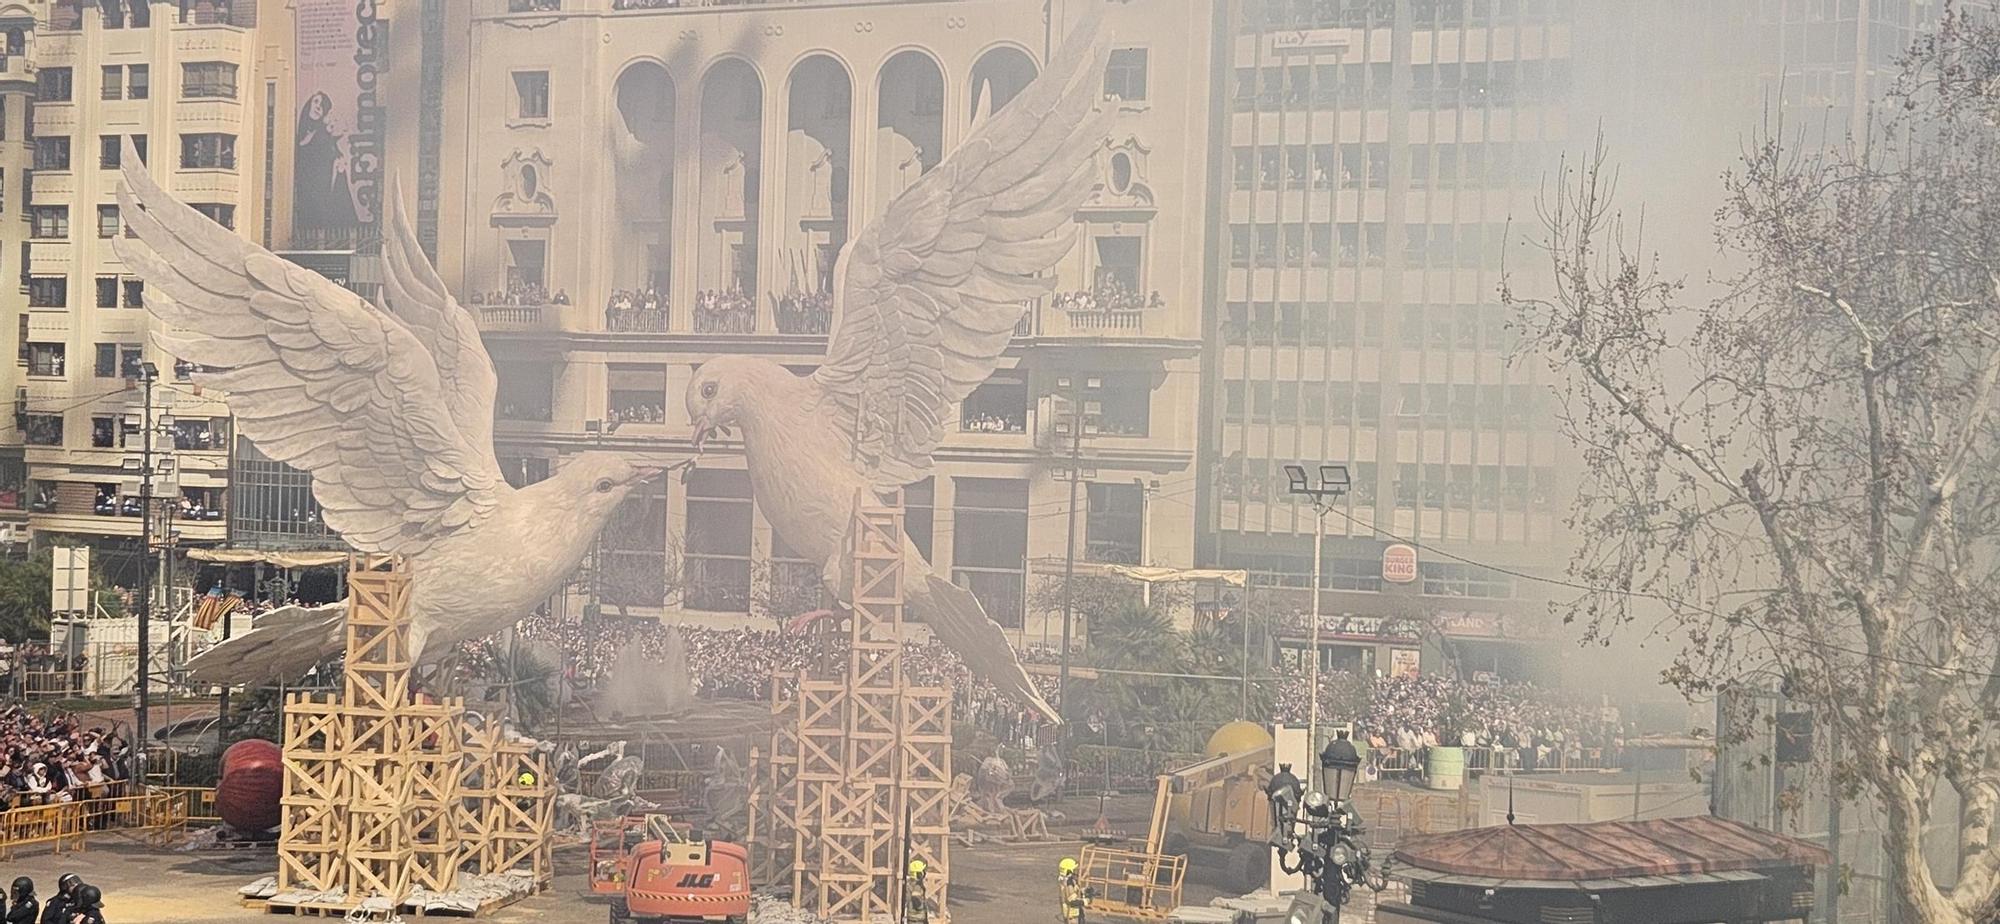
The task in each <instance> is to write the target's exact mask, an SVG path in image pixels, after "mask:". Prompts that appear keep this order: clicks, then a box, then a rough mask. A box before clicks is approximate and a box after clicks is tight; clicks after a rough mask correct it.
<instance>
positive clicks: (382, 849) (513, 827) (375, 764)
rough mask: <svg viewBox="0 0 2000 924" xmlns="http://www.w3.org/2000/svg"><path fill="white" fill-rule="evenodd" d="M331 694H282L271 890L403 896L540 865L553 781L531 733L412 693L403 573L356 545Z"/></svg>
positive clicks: (543, 874)
mask: <svg viewBox="0 0 2000 924" xmlns="http://www.w3.org/2000/svg"><path fill="white" fill-rule="evenodd" d="M347 586H348V608H347V618H346V659H345V661H344V663H343V666H342V671H341V674H342V676H341V694H340V695H339V696H337V697H335V696H326V697H319V696H312V695H307V694H292V695H289V696H287V697H286V698H285V714H284V739H285V740H284V750H283V759H284V790H283V796H282V800H281V801H282V806H283V814H282V820H281V827H280V829H279V835H278V877H277V880H278V890H279V891H280V892H281V893H282V892H290V891H310V892H318V893H341V894H344V895H345V897H346V900H347V901H350V902H358V901H360V900H361V899H364V898H367V897H369V896H371V895H375V896H381V897H384V898H388V899H390V900H391V901H393V902H395V903H397V904H400V903H401V902H402V901H403V900H404V899H405V898H407V897H408V896H409V895H410V893H411V891H412V890H413V889H415V888H423V889H427V890H430V891H434V892H448V891H450V890H452V889H453V888H455V887H456V885H457V880H458V874H459V872H460V871H461V870H471V871H473V872H479V873H490V872H504V871H509V870H515V869H525V870H528V871H531V872H532V874H533V876H534V880H535V882H536V883H538V884H542V885H544V886H545V885H546V884H547V882H548V881H549V879H550V877H551V870H550V864H549V849H550V848H549V830H550V822H551V817H552V815H553V812H554V804H555V801H554V800H555V795H554V791H553V786H552V783H551V782H550V781H549V780H548V775H547V772H546V767H545V766H544V762H543V760H542V757H541V755H540V754H539V753H538V752H537V751H536V750H535V748H534V745H533V744H532V743H531V742H521V741H504V740H501V737H500V734H499V731H498V729H497V728H492V727H489V728H487V729H483V730H481V731H480V732H478V733H475V734H474V735H472V736H471V738H472V741H473V744H472V745H471V746H468V745H467V743H466V741H467V737H468V736H467V734H466V731H465V722H464V717H465V705H464V703H463V702H462V701H460V700H456V699H451V700H446V701H444V702H442V703H436V704H425V703H417V702H414V701H413V700H412V697H411V695H410V672H411V670H412V668H413V664H412V658H411V653H410V644H409V635H410V625H409V609H408V603H409V575H408V573H407V572H405V571H403V570H402V569H401V568H399V567H398V566H397V565H396V563H395V561H394V560H392V559H388V558H356V559H354V560H352V561H351V562H350V565H349V573H348V578H347Z"/></svg>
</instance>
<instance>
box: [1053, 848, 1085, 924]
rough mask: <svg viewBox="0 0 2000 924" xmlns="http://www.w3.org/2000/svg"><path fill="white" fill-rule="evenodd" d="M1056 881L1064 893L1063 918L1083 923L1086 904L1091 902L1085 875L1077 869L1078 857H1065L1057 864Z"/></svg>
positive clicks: (1072, 923)
mask: <svg viewBox="0 0 2000 924" xmlns="http://www.w3.org/2000/svg"><path fill="white" fill-rule="evenodd" d="M1056 883H1057V886H1058V888H1059V890H1060V892H1061V894H1062V919H1063V921H1064V922H1066V924H1083V909H1084V906H1086V905H1088V904H1089V903H1090V891H1089V890H1088V889H1085V888H1084V886H1083V876H1082V874H1080V873H1079V872H1078V871H1077V868H1076V858H1075V857H1064V858H1062V862H1061V863H1057V864H1056Z"/></svg>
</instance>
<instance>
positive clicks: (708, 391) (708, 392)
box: [701, 382, 715, 398]
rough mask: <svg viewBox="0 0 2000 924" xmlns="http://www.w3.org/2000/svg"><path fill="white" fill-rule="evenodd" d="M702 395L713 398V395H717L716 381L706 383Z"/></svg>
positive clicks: (702, 388)
mask: <svg viewBox="0 0 2000 924" xmlns="http://www.w3.org/2000/svg"><path fill="white" fill-rule="evenodd" d="M701 396H702V397H703V398H713V397H715V383H714V382H710V383H708V384H706V385H703V386H702V387H701Z"/></svg>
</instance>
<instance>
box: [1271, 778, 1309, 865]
mask: <svg viewBox="0 0 2000 924" xmlns="http://www.w3.org/2000/svg"><path fill="white" fill-rule="evenodd" d="M1304 791H1305V784H1303V783H1301V782H1299V778H1298V777H1297V776H1295V775H1294V774H1293V773H1292V765H1291V764H1279V765H1278V772H1276V773H1273V774H1271V782H1269V783H1267V784H1265V786H1264V796H1265V798H1267V799H1269V800H1271V846H1273V847H1277V846H1281V845H1283V844H1284V843H1286V841H1287V839H1289V838H1290V837H1291V834H1292V819H1294V818H1297V817H1298V814H1299V796H1300V795H1301V794H1302V793H1303V792H1304Z"/></svg>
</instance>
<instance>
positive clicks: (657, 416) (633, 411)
mask: <svg viewBox="0 0 2000 924" xmlns="http://www.w3.org/2000/svg"><path fill="white" fill-rule="evenodd" d="M606 413H607V415H608V416H609V417H610V418H611V422H612V423H620V424H628V423H640V424H656V423H666V422H667V408H666V406H665V405H662V404H634V405H630V406H627V407H614V408H612V409H610V410H609V411H608V412H606Z"/></svg>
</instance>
